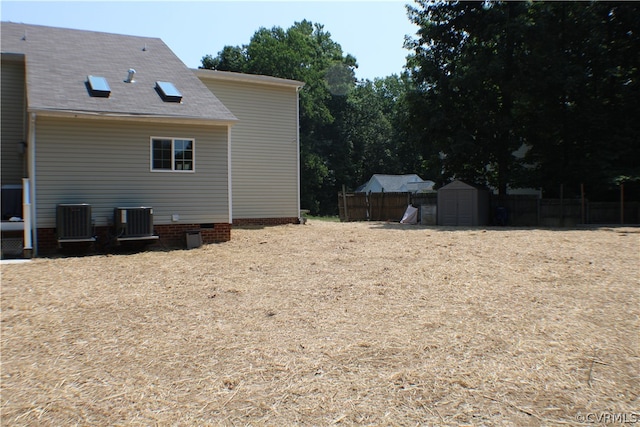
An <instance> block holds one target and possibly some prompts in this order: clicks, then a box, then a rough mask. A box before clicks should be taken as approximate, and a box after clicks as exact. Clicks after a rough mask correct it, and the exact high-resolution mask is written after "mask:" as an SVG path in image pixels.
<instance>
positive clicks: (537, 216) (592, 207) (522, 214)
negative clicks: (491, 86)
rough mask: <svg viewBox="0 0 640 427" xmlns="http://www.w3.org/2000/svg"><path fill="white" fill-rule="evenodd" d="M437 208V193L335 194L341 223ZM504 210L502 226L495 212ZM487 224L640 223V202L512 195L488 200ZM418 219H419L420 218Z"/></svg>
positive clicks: (395, 218) (396, 217) (398, 217)
mask: <svg viewBox="0 0 640 427" xmlns="http://www.w3.org/2000/svg"><path fill="white" fill-rule="evenodd" d="M409 204H411V205H413V206H415V207H418V208H420V207H422V206H430V207H434V206H435V207H436V209H437V194H436V193H417V194H413V193H346V192H340V193H338V209H339V214H340V221H400V220H401V219H402V216H403V215H404V212H405V211H406V209H407V206H408V205H409ZM499 209H503V210H506V223H505V224H501V221H499V220H498V219H499V218H498V215H497V213H498V210H499ZM490 210H491V212H490V213H489V218H490V224H489V225H508V226H516V227H570V226H574V225H577V224H622V223H624V224H640V203H639V202H625V203H624V204H621V203H618V202H591V201H588V200H581V199H540V198H538V197H537V196H528V195H513V196H496V195H493V196H492V197H491V203H490ZM419 217H420V216H419Z"/></svg>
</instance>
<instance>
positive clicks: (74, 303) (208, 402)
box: [1, 221, 640, 426]
mask: <svg viewBox="0 0 640 427" xmlns="http://www.w3.org/2000/svg"><path fill="white" fill-rule="evenodd" d="M639 243H640V230H639V229H633V228H610V229H594V230H535V229H498V228H491V229H480V228H478V229H447V228H426V227H415V226H402V225H399V224H387V223H328V222H319V221H310V222H309V223H307V225H305V226H294V225H290V226H279V227H269V228H264V229H234V230H233V231H232V241H231V242H228V243H224V244H218V245H207V246H204V247H202V248H199V249H194V250H190V251H186V250H185V251H182V250H177V251H168V252H157V251H155V252H144V253H138V254H133V255H110V256H88V257H79V258H58V259H37V260H34V261H33V262H31V263H28V264H19V265H3V266H2V330H1V332H2V337H1V339H2V343H1V344H2V347H1V350H2V354H1V362H2V372H1V375H2V376H1V380H2V384H1V391H2V418H1V421H2V425H14V426H15V425H34V424H39V425H74V424H79V425H154V424H157V425H278V426H280V425H330V424H345V425H485V426H494V425H495V426H498V425H505V426H506V425H520V426H526V425H536V426H537V425H563V424H568V425H576V424H578V423H579V421H580V420H579V419H578V418H577V417H580V416H584V415H586V414H589V413H594V414H602V413H607V414H627V415H626V416H627V417H628V419H629V417H632V416H633V415H634V414H638V412H640V401H639V397H638V396H639V392H640V391H639V387H638V384H639V379H640V369H639V365H640V349H639V344H638V330H639V326H640V305H639V301H640V299H639V286H638V285H639V280H638V278H639V271H638V270H639V264H640V262H639V261H640V260H639V254H640V252H639V250H640V249H639Z"/></svg>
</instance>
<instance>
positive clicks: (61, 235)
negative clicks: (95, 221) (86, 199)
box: [56, 203, 95, 243]
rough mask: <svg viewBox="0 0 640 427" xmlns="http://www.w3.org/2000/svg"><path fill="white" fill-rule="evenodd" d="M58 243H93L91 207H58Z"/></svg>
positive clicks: (84, 204)
mask: <svg viewBox="0 0 640 427" xmlns="http://www.w3.org/2000/svg"><path fill="white" fill-rule="evenodd" d="M56 227H57V229H56V231H57V234H58V242H59V243H62V242H93V241H95V238H94V236H93V226H92V220H91V205H88V204H86V203H82V204H63V205H58V206H57V207H56Z"/></svg>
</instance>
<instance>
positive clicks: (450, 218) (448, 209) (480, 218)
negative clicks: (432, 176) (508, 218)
mask: <svg viewBox="0 0 640 427" xmlns="http://www.w3.org/2000/svg"><path fill="white" fill-rule="evenodd" d="M489 211H490V193H489V190H486V189H483V188H482V187H477V186H474V185H469V184H466V183H464V182H462V181H458V180H456V181H453V182H452V183H450V184H447V185H445V186H444V187H442V188H440V189H439V190H438V224H439V225H449V226H451V225H453V226H478V225H488V224H489Z"/></svg>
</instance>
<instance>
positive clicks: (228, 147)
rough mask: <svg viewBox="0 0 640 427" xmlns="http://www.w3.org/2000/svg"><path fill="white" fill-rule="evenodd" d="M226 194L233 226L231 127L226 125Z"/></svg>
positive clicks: (230, 221) (230, 222)
mask: <svg viewBox="0 0 640 427" xmlns="http://www.w3.org/2000/svg"><path fill="white" fill-rule="evenodd" d="M227 186H228V187H227V192H228V194H229V202H228V203H229V224H233V193H232V185H231V125H227Z"/></svg>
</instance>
